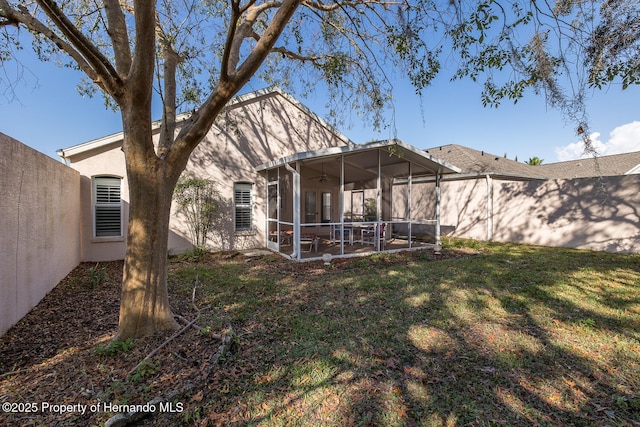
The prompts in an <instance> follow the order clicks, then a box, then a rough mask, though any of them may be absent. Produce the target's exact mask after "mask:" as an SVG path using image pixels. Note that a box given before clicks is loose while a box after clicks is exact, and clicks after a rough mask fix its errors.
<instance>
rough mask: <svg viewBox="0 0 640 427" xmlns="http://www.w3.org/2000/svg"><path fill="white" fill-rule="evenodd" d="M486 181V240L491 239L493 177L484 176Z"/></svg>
mask: <svg viewBox="0 0 640 427" xmlns="http://www.w3.org/2000/svg"><path fill="white" fill-rule="evenodd" d="M485 178H486V181H487V240H488V241H491V240H493V179H492V178H491V175H489V174H487V175H486V176H485Z"/></svg>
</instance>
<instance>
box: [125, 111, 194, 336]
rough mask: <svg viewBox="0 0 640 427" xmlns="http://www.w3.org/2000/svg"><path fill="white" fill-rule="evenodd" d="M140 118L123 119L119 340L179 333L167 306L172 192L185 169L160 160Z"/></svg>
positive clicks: (127, 115) (127, 114)
mask: <svg viewBox="0 0 640 427" xmlns="http://www.w3.org/2000/svg"><path fill="white" fill-rule="evenodd" d="M141 115H142V116H144V115H145V114H144V113H141V112H140V111H135V110H134V109H131V110H124V111H123V114H122V117H123V124H124V129H125V132H124V135H125V141H124V144H123V150H124V153H125V159H126V164H127V178H128V181H129V201H130V202H129V203H130V204H129V225H128V229H127V251H126V255H125V262H124V271H123V280H122V299H121V302H120V323H119V328H118V336H117V337H116V339H117V340H124V339H127V338H130V337H140V336H145V335H151V334H155V333H157V332H161V331H166V330H173V329H177V328H178V323H177V322H176V321H175V320H174V318H173V313H172V312H171V308H170V307H169V295H168V291H167V248H168V238H169V217H170V213H171V200H172V196H173V189H174V188H175V185H176V182H177V180H178V177H179V175H180V171H181V170H182V168H184V166H183V165H174V164H171V163H169V162H167V161H165V160H162V159H160V158H158V157H157V156H156V154H155V151H154V149H153V143H152V131H151V126H150V123H151V121H150V120H145V119H144V118H143V117H140V116H141ZM176 166H177V167H176ZM181 166H182V167H181ZM176 171H178V172H176Z"/></svg>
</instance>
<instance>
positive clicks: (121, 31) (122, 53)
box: [104, 0, 131, 76]
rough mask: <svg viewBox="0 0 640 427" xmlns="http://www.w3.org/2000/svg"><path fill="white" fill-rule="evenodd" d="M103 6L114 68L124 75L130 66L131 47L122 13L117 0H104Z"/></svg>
mask: <svg viewBox="0 0 640 427" xmlns="http://www.w3.org/2000/svg"><path fill="white" fill-rule="evenodd" d="M104 8H105V10H106V13H107V23H108V28H107V33H108V34H109V37H111V44H112V45H113V52H114V54H115V59H116V68H117V70H118V73H120V75H121V76H125V75H127V73H128V72H129V69H130V68H131V48H130V46H129V33H128V32H127V23H126V21H125V17H124V13H123V12H122V8H121V7H120V2H119V1H118V0H105V1H104Z"/></svg>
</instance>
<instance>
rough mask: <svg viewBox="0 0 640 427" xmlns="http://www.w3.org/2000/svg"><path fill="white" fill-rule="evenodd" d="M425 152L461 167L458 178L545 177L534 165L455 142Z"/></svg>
mask: <svg viewBox="0 0 640 427" xmlns="http://www.w3.org/2000/svg"><path fill="white" fill-rule="evenodd" d="M425 151H426V152H427V153H429V154H431V155H433V156H435V157H437V158H439V159H442V160H444V161H445V162H448V163H451V164H453V165H456V166H457V167H459V168H460V169H461V175H460V176H459V178H463V179H464V178H474V177H478V176H484V175H492V176H494V177H498V178H500V177H502V178H507V179H542V178H545V176H544V174H541V173H540V171H539V170H537V169H535V166H529V165H527V164H525V163H521V162H516V161H515V160H509V159H505V158H504V157H503V156H497V155H495V154H490V153H487V152H485V151H478V150H474V149H473V148H469V147H464V146H462V145H457V144H449V145H443V146H441V147H434V148H429V149H427V150H425Z"/></svg>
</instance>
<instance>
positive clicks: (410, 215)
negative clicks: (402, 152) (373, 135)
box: [407, 162, 413, 249]
mask: <svg viewBox="0 0 640 427" xmlns="http://www.w3.org/2000/svg"><path fill="white" fill-rule="evenodd" d="M407 184H408V188H407V194H408V196H407V197H408V198H409V200H407V210H408V214H407V217H408V219H409V222H408V223H407V234H408V235H409V249H411V224H412V223H413V211H412V209H413V196H412V194H411V191H412V187H413V163H411V162H409V181H407Z"/></svg>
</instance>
